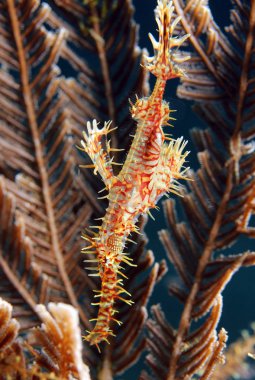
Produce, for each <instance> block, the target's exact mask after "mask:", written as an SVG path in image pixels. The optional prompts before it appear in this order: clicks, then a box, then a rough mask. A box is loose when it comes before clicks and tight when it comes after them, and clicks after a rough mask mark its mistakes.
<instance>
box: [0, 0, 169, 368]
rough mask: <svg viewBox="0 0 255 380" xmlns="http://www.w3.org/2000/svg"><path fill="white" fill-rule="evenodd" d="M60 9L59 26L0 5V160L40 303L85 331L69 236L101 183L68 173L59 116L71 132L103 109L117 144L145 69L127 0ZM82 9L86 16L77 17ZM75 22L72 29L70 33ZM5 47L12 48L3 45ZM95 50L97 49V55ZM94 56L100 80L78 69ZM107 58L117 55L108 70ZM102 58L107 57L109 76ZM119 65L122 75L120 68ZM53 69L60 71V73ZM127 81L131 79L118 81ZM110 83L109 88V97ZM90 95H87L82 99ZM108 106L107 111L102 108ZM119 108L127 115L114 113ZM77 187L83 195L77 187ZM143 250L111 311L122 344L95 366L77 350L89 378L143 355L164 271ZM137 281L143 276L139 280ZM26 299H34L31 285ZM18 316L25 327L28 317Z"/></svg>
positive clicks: (81, 274) (84, 300) (67, 143)
mask: <svg viewBox="0 0 255 380" xmlns="http://www.w3.org/2000/svg"><path fill="white" fill-rule="evenodd" d="M61 5H63V4H62V3H61V4H59V7H58V6H56V5H54V11H55V12H59V14H60V15H61V20H60V19H59V18H58V17H57V16H56V14H53V12H52V10H51V9H50V7H49V6H48V5H40V4H39V3H38V2H36V1H35V0H29V1H21V2H19V3H15V2H14V1H13V0H8V1H7V2H6V4H1V10H2V11H3V12H2V16H1V17H2V21H3V22H2V25H3V28H2V30H1V32H2V34H3V36H4V43H5V45H4V46H5V50H6V52H5V54H3V55H2V56H1V63H2V66H1V68H0V69H1V70H0V72H1V75H2V76H1V78H2V80H3V85H4V86H3V87H2V89H3V91H4V92H5V93H6V94H7V97H6V100H5V101H6V102H7V103H8V105H9V108H7V111H8V112H5V113H3V114H1V115H0V116H1V122H2V123H1V137H2V140H1V142H0V146H1V148H2V151H1V152H2V153H3V155H2V158H1V153H0V162H1V167H2V168H3V171H4V173H5V174H6V175H7V176H8V178H9V179H8V180H6V187H7V190H8V192H10V193H12V194H13V195H14V196H15V199H16V204H17V208H18V211H19V213H21V214H22V217H23V220H24V225H25V227H26V231H27V232H26V233H27V236H28V237H29V239H30V240H31V245H32V247H33V261H34V262H35V263H37V264H38V265H40V268H41V270H42V273H44V274H47V278H48V281H49V291H50V292H49V300H50V301H54V302H65V303H71V304H72V305H73V306H75V307H76V308H77V309H78V310H79V314H80V319H81V322H82V325H83V327H85V328H89V327H90V326H89V324H90V323H89V318H90V316H91V315H93V311H92V310H91V307H90V299H89V298H88V297H86V294H87V293H88V292H89V291H90V292H91V289H95V288H97V286H96V284H95V283H96V280H94V279H91V278H90V277H88V276H87V274H86V272H85V270H84V268H83V264H82V257H81V255H80V241H79V240H78V239H79V235H80V231H81V228H82V227H84V225H86V224H88V219H89V217H90V215H91V212H92V209H91V206H92V207H93V210H94V212H95V213H98V212H99V211H101V210H102V206H101V204H100V202H99V201H97V200H95V190H96V189H98V188H99V186H100V185H99V183H100V182H99V180H94V181H91V182H90V186H91V188H93V189H94V190H93V191H92V192H90V190H88V186H87V184H88V183H89V181H87V183H86V185H85V184H84V183H83V184H82V181H81V180H79V179H78V178H77V176H76V175H75V171H74V164H75V160H74V158H73V156H74V155H73V153H74V151H75V150H74V149H73V146H72V140H71V138H70V136H69V132H70V131H71V128H70V126H69V122H68V117H69V115H71V117H72V124H74V132H77V129H75V128H76V127H75V125H79V130H80V129H81V128H83V126H84V123H85V120H86V119H88V118H90V117H91V116H93V115H94V116H95V115H97V113H98V112H99V111H102V115H103V116H102V117H103V118H105V117H106V115H108V116H107V117H106V118H109V117H110V116H109V115H111V117H112V111H110V110H113V108H114V112H115V118H114V120H115V122H116V123H118V124H121V125H124V126H125V131H123V133H122V132H121V137H120V140H121V142H124V140H125V136H127V135H128V133H129V132H130V128H131V122H130V120H129V111H128V97H129V96H131V95H132V93H135V92H137V93H141V92H143V91H144V87H145V83H146V80H145V79H146V78H145V73H144V69H143V68H141V67H140V66H139V65H140V62H141V59H142V58H141V52H140V51H139V49H138V48H137V46H136V26H135V24H134V22H133V21H132V8H131V5H130V2H129V1H126V2H125V4H123V5H122V6H120V5H118V4H117V3H115V5H114V4H113V3H111V4H110V3H109V4H108V5H109V6H107V7H106V8H104V10H102V8H101V6H99V5H98V6H96V5H95V4H94V5H93V4H92V5H89V7H88V5H86V4H85V5H79V6H78V8H77V7H76V6H74V3H73V4H72V6H71V7H70V6H67V7H66V10H61ZM77 9H79V12H78V13H77ZM88 9H89V17H88V18H86V15H87V13H86V12H88ZM95 11H98V12H99V13H100V12H103V13H102V14H101V13H100V14H99V15H101V16H104V17H103V18H101V16H100V22H101V24H100V25H98V24H97V23H98V20H95V18H93V17H92V14H91V12H92V13H93V12H95ZM118 15H119V18H118V17H117V16H118ZM74 17H76V18H78V21H77V22H73V20H74ZM34 20H36V22H34ZM63 20H65V21H63ZM85 22H89V28H90V29H91V30H90V32H89V36H87V37H88V38H86V40H85V39H84V38H83V36H82V33H83V32H84V33H85V34H86V33H87V32H86V31H85V30H84V31H83V32H82V30H83V29H84V26H83V27H82V23H85ZM119 22H120V24H119ZM91 23H92V24H93V27H92V25H91ZM75 25H77V26H79V27H78V28H77V30H76V29H75V28H76V26H75ZM96 25H97V26H96ZM110 25H111V28H112V26H114V29H111V28H110ZM119 25H121V26H122V27H123V29H122V28H119V30H118V34H117V37H116V35H115V29H116V28H117V27H118V26H119ZM45 26H46V28H45ZM62 26H64V27H65V28H66V30H67V31H68V32H67V33H66V32H65V31H64V29H63V28H62ZM98 26H100V28H102V30H101V31H100V33H102V36H104V37H102V38H105V42H104V44H101V42H102V41H101V40H100V41H101V42H100V43H99V45H98V36H97V34H96V32H95V30H97V31H98V29H97V28H98ZM48 28H50V29H51V31H50V32H49V31H47V29H48ZM58 28H60V29H59V30H58ZM109 28H110V29H109ZM92 29H93V30H94V32H93V31H92ZM98 33H99V31H98ZM113 37H115V38H116V40H113ZM65 39H66V43H65V42H64V40H65ZM124 40H125V41H126V42H125V43H124V42H123V41H124ZM7 41H12V45H11V47H10V48H8V43H7ZM100 44H101V45H100ZM102 49H105V51H104V52H102ZM125 49H126V50H125ZM81 50H82V52H81ZM93 51H94V53H93V54H94V57H95V59H98V57H99V62H101V66H102V67H101V70H102V73H101V74H100V76H101V77H100V76H99V75H97V74H98V73H95V72H93V71H92V70H90V74H89V73H88V72H87V71H86V70H83V69H84V67H85V66H86V63H84V56H85V54H88V55H89V54H91V52H93ZM100 52H101V53H102V54H104V56H105V57H104V58H102V54H101V53H100ZM59 56H60V57H61V59H62V58H64V60H65V62H67V61H68V62H69V63H70V65H73V68H74V70H79V71H80V74H79V76H78V81H77V82H76V81H72V80H68V79H67V80H66V81H65V80H64V79H63V78H62V77H59V69H58V67H57V66H56V64H60V66H61V64H62V63H63V62H62V61H60V62H59V61H58V57H59ZM123 56H124V58H123ZM10 57H12V59H10ZM113 57H118V59H117V60H116V64H114V61H113ZM105 59H106V60H108V63H107V64H108V65H109V68H108V69H107V67H105V63H104V62H105ZM123 60H125V65H124V67H125V69H123V68H122V67H121V65H122V62H123ZM88 62H89V59H88ZM90 64H91V63H90ZM63 66H64V64H63ZM93 70H94V71H95V69H94V67H93ZM107 70H108V74H107ZM62 71H63V72H64V71H65V70H64V68H62ZM89 75H91V78H90V76H89ZM128 75H129V76H130V78H131V79H130V80H128V81H126V78H127V76H128ZM117 77H118V79H119V81H117V80H116V78H117ZM102 78H103V80H102ZM102 82H103V83H104V84H103V85H102ZM124 84H125V85H124ZM109 86H113V89H112V90H111V91H110V92H109V91H108V90H109ZM120 89H121V91H120ZM111 92H112V95H111ZM63 93H65V96H64V94H63ZM14 94H15V96H14ZM89 94H91V95H89ZM113 94H114V95H113ZM122 95H123V96H122ZM87 96H92V98H93V97H94V98H95V99H98V100H97V107H96V111H95V114H93V115H91V112H92V110H93V109H94V106H93V104H92V103H93V102H92V103H91V102H90V101H88V99H87ZM97 96H98V98H97ZM67 98H68V99H69V100H68V102H67ZM92 98H90V97H89V99H90V100H91V99H92ZM111 98H112V101H111ZM3 99H4V98H3V97H2V98H1V100H3ZM104 99H107V102H108V103H107V104H108V108H107V107H106V108H105V105H104ZM69 102H70V103H69ZM111 102H113V103H112V104H113V108H111V107H110V106H109V104H110V103H111ZM125 102H126V108H124V106H123V105H124V103H125ZM69 106H70V107H69ZM71 109H72V110H73V111H72V110H71ZM13 111H14V112H15V118H13ZM77 133H78V132H77ZM1 144H2V145H1ZM4 149H5V150H4ZM72 149H73V150H72ZM7 154H8V155H9V156H10V157H11V160H10V162H8V161H6V160H4V156H6V155H7ZM16 173H18V175H16ZM15 175H16V176H15ZM14 178H15V182H14V181H13V180H14ZM80 184H81V185H82V189H83V190H84V192H83V193H82V191H80V189H79V185H80ZM84 194H85V197H84ZM87 200H88V202H87ZM81 226H82V227H81ZM135 240H136V238H135ZM143 249H144V243H141V242H140V243H139V244H138V249H137V251H136V252H137V253H136V254H137V255H139V257H140V258H139V260H140V264H141V267H140V268H137V269H134V270H133V272H132V275H131V276H132V277H130V280H128V285H127V288H134V289H133V290H134V297H135V299H136V301H137V302H136V305H135V307H134V308H133V309H131V310H126V309H125V308H123V309H122V307H120V312H121V313H122V314H123V319H126V320H127V321H128V322H127V326H128V328H129V329H130V330H128V329H127V328H121V329H120V330H121V334H122V336H123V337H124V338H125V339H126V340H125V341H124V340H121V341H120V340H119V342H118V345H117V344H116V346H112V347H110V348H109V349H104V350H103V352H104V354H103V355H101V359H100V361H101V363H102V365H100V364H99V363H100V361H99V356H98V355H97V354H96V353H92V352H91V351H90V349H89V348H87V349H86V352H85V355H86V357H87V359H88V361H89V364H91V366H92V367H93V370H94V371H95V372H97V371H98V372H99V373H104V372H102V371H103V370H102V369H101V367H104V365H105V363H110V366H111V367H112V369H111V371H112V373H113V374H115V373H119V372H120V371H123V370H124V369H125V368H127V367H128V366H130V365H131V364H132V363H133V362H134V361H135V360H137V358H138V357H139V356H140V354H141V352H142V350H143V348H144V339H143V338H142V334H141V333H142V332H143V326H144V323H145V320H146V318H147V312H146V309H145V306H146V304H147V302H148V299H149V296H150V294H151V291H152V288H153V286H154V284H155V282H156V280H158V279H159V277H161V276H162V275H163V273H164V271H165V265H164V264H161V265H160V266H159V265H158V264H155V265H153V260H154V259H153V256H152V254H151V253H142V250H143ZM130 273H131V272H130ZM140 273H141V275H140ZM127 274H128V273H127ZM133 276H135V277H133ZM139 278H142V280H141V282H140V283H139ZM31 294H32V296H33V294H34V293H33V287H32V288H31ZM130 316H132V318H131V317H130ZM27 319H28V321H31V319H30V316H27ZM129 320H131V322H132V323H131V322H130V321H129ZM130 332H131V334H129V333H130ZM121 352H123V353H125V357H124V356H119V353H121ZM108 358H109V360H108Z"/></svg>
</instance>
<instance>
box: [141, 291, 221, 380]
mask: <svg viewBox="0 0 255 380" xmlns="http://www.w3.org/2000/svg"><path fill="white" fill-rule="evenodd" d="M221 308H222V297H221V296H218V297H217V298H216V302H215V304H214V306H213V308H212V310H211V312H210V318H207V319H206V320H205V321H204V322H203V324H202V325H200V326H199V327H197V328H196V329H195V330H194V331H192V332H190V333H189V334H188V335H187V336H186V337H185V340H184V341H183V342H182V348H181V352H182V356H181V359H180V362H179V363H178V371H177V373H176V378H178V379H183V378H185V377H187V378H192V375H193V374H194V373H195V372H196V371H197V370H198V369H200V368H201V367H203V366H205V368H206V365H208V367H211V366H210V364H213V362H214V359H215V358H214V355H215V349H216V347H217V345H218V344H219V345H220V346H221V343H220V342H221V339H219V340H217V337H216V334H215V328H216V326H217V324H218V321H219V318H220V315H221ZM152 313H153V320H149V321H148V324H147V325H148V330H149V339H148V347H149V349H150V354H149V355H148V356H147V358H146V361H147V363H148V364H149V366H150V368H151V370H152V372H153V375H154V376H151V375H149V374H147V373H146V372H144V373H143V374H142V375H141V379H140V380H152V379H154V378H155V379H166V378H167V373H168V368H167V364H168V362H169V352H172V350H173V345H174V342H175V339H176V334H177V331H176V330H174V329H172V327H171V326H170V325H169V323H168V322H167V321H166V319H165V316H164V313H163V312H162V311H161V309H160V307H159V306H158V305H157V306H153V307H152Z"/></svg>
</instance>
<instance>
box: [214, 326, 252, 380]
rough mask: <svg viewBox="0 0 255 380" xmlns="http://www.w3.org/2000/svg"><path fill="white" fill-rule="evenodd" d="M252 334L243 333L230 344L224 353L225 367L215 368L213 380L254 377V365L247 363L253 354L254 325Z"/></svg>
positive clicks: (248, 332)
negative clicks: (249, 356)
mask: <svg viewBox="0 0 255 380" xmlns="http://www.w3.org/2000/svg"><path fill="white" fill-rule="evenodd" d="M251 328H252V332H250V331H247V330H245V331H243V332H242V337H241V338H239V339H238V340H237V341H236V342H234V343H232V344H231V345H230V346H229V347H228V348H227V349H226V351H225V365H224V366H216V368H215V370H214V372H213V380H228V379H232V378H238V377H239V378H241V379H251V378H253V376H254V363H253V362H252V361H251V362H248V360H247V359H248V355H250V354H252V353H253V352H254V348H255V335H254V325H253V324H252V326H251Z"/></svg>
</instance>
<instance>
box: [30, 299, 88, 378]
mask: <svg viewBox="0 0 255 380" xmlns="http://www.w3.org/2000/svg"><path fill="white" fill-rule="evenodd" d="M36 310H37V313H38V314H39V315H40V318H41V320H42V321H43V324H42V326H41V327H40V328H35V329H33V331H32V333H31V337H30V342H29V344H27V345H26V347H27V348H28V349H29V351H30V353H31V354H32V356H33V357H34V360H35V363H36V365H37V367H38V368H41V369H42V368H45V369H47V370H48V371H49V373H50V374H52V373H53V374H55V375H56V378H57V379H70V378H72V379H80V380H90V375H89V369H88V367H87V366H86V365H85V364H84V363H83V361H82V341H81V332H80V328H79V317H78V312H77V310H75V309H74V308H73V307H72V306H70V305H66V304H62V303H58V304H55V303H49V304H48V310H49V311H47V310H46V307H45V306H44V305H37V306H36ZM34 346H35V347H39V349H35V348H33V347H34Z"/></svg>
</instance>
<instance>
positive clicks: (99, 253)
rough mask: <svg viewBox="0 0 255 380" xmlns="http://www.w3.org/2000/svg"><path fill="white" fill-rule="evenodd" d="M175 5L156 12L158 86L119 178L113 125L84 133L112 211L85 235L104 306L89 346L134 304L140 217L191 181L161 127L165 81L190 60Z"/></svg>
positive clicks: (144, 103)
mask: <svg viewBox="0 0 255 380" xmlns="http://www.w3.org/2000/svg"><path fill="white" fill-rule="evenodd" d="M173 11H174V7H173V3H172V1H168V0H158V5H157V8H156V10H155V15H156V21H157V24H158V29H159V41H156V40H155V39H154V37H153V36H152V35H149V36H150V39H151V41H152V45H153V48H154V56H153V57H147V58H146V66H145V67H146V68H147V70H149V71H150V72H151V73H152V74H153V75H154V76H156V78H157V80H156V84H155V87H154V90H153V92H152V94H151V95H150V97H148V98H142V99H138V100H137V101H136V103H135V104H134V105H132V107H131V114H132V117H133V118H134V119H135V120H136V121H137V129H136V133H135V136H134V139H133V142H132V145H131V147H130V150H129V152H128V155H127V158H126V160H125V163H124V164H123V167H122V169H121V171H120V173H119V174H118V175H117V176H114V174H113V170H112V167H111V161H110V159H109V158H107V157H108V156H107V152H105V151H104V150H103V149H102V146H101V139H102V137H103V136H104V135H106V134H107V133H108V132H109V128H110V125H109V123H105V125H104V127H103V128H102V129H101V130H100V129H99V128H97V122H96V121H95V120H93V122H92V126H91V123H90V122H88V134H86V133H84V141H82V142H81V144H82V149H83V150H84V151H85V152H86V153H87V154H89V156H90V158H91V159H92V161H93V163H94V165H95V171H98V172H99V173H100V175H101V177H102V179H103V181H104V182H105V185H106V188H107V189H108V191H109V193H108V196H107V197H108V199H109V205H108V208H107V210H106V214H105V216H104V218H103V222H102V225H101V226H100V227H97V228H98V230H99V232H98V233H97V234H93V236H92V234H88V235H85V234H84V235H83V238H84V239H85V240H87V241H88V242H89V246H87V247H85V248H84V249H83V251H84V253H88V254H89V255H91V254H92V255H95V259H94V260H87V261H89V262H91V261H93V262H94V261H95V262H96V263H97V266H96V270H97V273H95V274H94V273H93V274H91V275H96V276H100V278H101V281H102V285H101V290H98V291H96V292H97V294H96V296H95V297H99V298H100V300H99V302H98V303H96V305H98V306H99V311H98V316H97V318H95V321H96V324H95V327H94V329H93V330H92V331H91V332H89V334H88V335H87V336H86V337H85V339H86V340H87V341H89V342H90V344H95V345H97V347H98V344H99V343H100V342H102V341H104V340H105V341H107V342H108V338H109V336H110V335H114V334H113V332H112V330H111V328H110V323H111V321H112V320H113V321H116V322H117V323H118V324H121V322H120V321H117V320H116V319H115V313H116V310H115V309H114V303H115V301H116V300H117V299H121V300H123V301H124V302H126V303H128V304H132V301H131V300H128V299H125V298H123V297H122V294H123V293H127V294H128V295H129V293H128V292H127V291H126V290H125V289H124V287H123V280H122V278H119V277H124V278H125V277H126V276H125V275H124V274H123V273H122V272H121V267H120V263H121V262H124V263H126V264H128V265H134V264H133V263H132V259H131V258H130V257H129V256H128V254H127V253H124V252H123V251H124V249H125V242H126V240H127V239H128V235H129V234H130V233H131V232H132V231H136V232H138V227H136V225H135V223H136V221H137V219H138V217H139V215H141V214H144V213H148V212H149V209H150V208H155V207H156V203H157V201H158V200H159V198H160V197H162V195H164V194H165V193H167V192H169V191H170V192H175V193H178V179H185V178H186V170H187V168H186V169H185V168H183V165H184V163H185V159H186V156H187V154H188V153H189V152H185V151H184V149H185V146H186V142H185V141H183V138H182V137H181V138H178V139H177V140H172V141H170V143H169V144H167V143H166V142H165V141H166V140H168V138H167V137H166V136H165V135H164V132H163V130H162V127H163V126H165V125H169V120H171V119H172V118H171V117H170V114H171V110H170V108H169V105H168V103H166V102H165V101H163V93H164V89H165V85H166V81H167V80H169V79H172V78H176V77H181V76H183V75H184V72H183V70H182V69H181V67H180V66H179V64H180V63H182V62H184V61H186V60H187V59H188V58H189V57H187V56H183V55H182V56H181V55H180V54H179V53H178V52H177V49H175V48H178V47H179V46H180V45H181V44H182V43H183V42H184V41H185V40H186V39H187V38H188V37H189V36H188V35H185V36H183V37H181V38H176V37H173V32H174V29H175V27H176V25H177V23H178V22H179V21H180V17H177V18H176V19H174V20H173V21H172V18H173V17H172V16H173Z"/></svg>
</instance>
